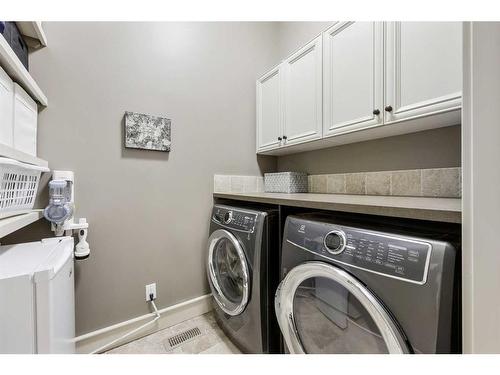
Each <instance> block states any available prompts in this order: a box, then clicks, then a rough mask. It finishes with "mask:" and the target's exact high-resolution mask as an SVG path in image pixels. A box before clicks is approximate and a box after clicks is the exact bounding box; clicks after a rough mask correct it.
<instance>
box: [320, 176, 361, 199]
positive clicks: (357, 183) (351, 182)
mask: <svg viewBox="0 0 500 375" xmlns="http://www.w3.org/2000/svg"><path fill="white" fill-rule="evenodd" d="M325 191H326V190H325ZM322 192H323V191H322ZM345 192H346V194H363V195H364V194H366V174H365V173H347V174H346V175H345Z"/></svg>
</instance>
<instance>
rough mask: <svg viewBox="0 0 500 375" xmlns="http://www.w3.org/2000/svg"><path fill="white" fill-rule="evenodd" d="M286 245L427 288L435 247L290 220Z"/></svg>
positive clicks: (394, 236)
mask: <svg viewBox="0 0 500 375" xmlns="http://www.w3.org/2000/svg"><path fill="white" fill-rule="evenodd" d="M286 228H287V230H286V232H285V241H287V242H288V243H291V244H292V245H295V246H296V247H297V248H298V249H303V250H306V251H308V252H310V253H313V254H316V255H318V256H320V257H322V258H328V259H329V260H331V261H333V262H336V263H341V264H344V265H347V266H352V267H356V268H359V269H364V270H367V271H370V272H374V273H378V274H381V275H385V276H390V277H396V278H400V279H404V280H407V281H410V282H414V283H417V284H424V283H425V281H426V278H427V269H428V266H429V260H430V255H431V250H432V246H431V245H430V244H429V243H428V242H425V241H420V240H417V239H412V238H406V237H404V236H399V235H392V234H390V233H384V232H377V231H371V230H364V229H361V228H352V227H347V226H340V225H335V224H330V223H324V222H313V221H309V220H305V219H300V218H296V217H288V219H287V226H286Z"/></svg>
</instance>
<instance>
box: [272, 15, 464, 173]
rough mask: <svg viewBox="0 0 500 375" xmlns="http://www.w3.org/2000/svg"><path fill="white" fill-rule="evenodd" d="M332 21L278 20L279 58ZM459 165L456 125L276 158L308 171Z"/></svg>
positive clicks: (287, 166)
mask: <svg viewBox="0 0 500 375" xmlns="http://www.w3.org/2000/svg"><path fill="white" fill-rule="evenodd" d="M332 24H333V22H279V23H278V42H279V54H280V56H279V59H280V60H282V59H283V58H285V57H286V56H287V55H289V54H290V53H291V52H293V51H294V50H296V49H297V48H299V47H300V46H302V45H304V44H305V43H306V42H308V41H309V40H311V39H313V38H314V37H315V36H317V35H318V34H319V33H320V32H322V31H323V30H325V29H326V28H328V27H329V26H330V25H332ZM460 165H461V162H460V127H459V126H453V127H448V128H443V129H436V130H429V131H424V132H420V133H414V134H408V135H402V136H396V137H390V138H385V139H378V140H373V141H367V142H360V143H356V144H350V145H344V146H339V147H335V148H327V149H323V150H318V151H309V152H303V153H300V154H294V155H287V156H280V157H278V170H279V171H290V170H291V171H301V172H308V173H311V174H315V173H318V174H321V173H341V172H364V171H384V170H396V169H413V168H439V167H458V166H460Z"/></svg>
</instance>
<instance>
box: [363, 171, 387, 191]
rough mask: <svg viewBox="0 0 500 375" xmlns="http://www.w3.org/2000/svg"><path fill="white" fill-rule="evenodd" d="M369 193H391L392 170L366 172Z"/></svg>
mask: <svg viewBox="0 0 500 375" xmlns="http://www.w3.org/2000/svg"><path fill="white" fill-rule="evenodd" d="M366 194H367V195H391V172H371V173H366Z"/></svg>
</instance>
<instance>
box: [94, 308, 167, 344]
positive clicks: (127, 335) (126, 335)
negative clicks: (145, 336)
mask: <svg viewBox="0 0 500 375" xmlns="http://www.w3.org/2000/svg"><path fill="white" fill-rule="evenodd" d="M149 302H151V305H152V306H153V309H154V313H155V318H154V319H153V320H151V321H149V322H147V323H145V324H143V325H142V326H140V327H137V328H135V329H133V330H132V331H130V332H127V333H126V334H124V335H123V336H120V337H118V338H117V339H114V340H113V341H111V342H108V343H107V344H105V345H103V346H101V347H99V348H97V349H95V350H94V351H92V352H90V354H97V353H101V352H102V351H104V349H106V348H108V347H110V346H111V345H114V344H116V343H117V342H120V341H121V340H123V339H124V338H127V337H129V336H130V335H133V334H134V333H137V332H139V331H141V330H142V329H144V328H146V327H147V326H149V325H151V324H153V323H154V322H156V321H157V320H158V319H160V317H161V314H160V312H159V311H158V309H157V308H156V304H155V301H153V300H150V301H149Z"/></svg>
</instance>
